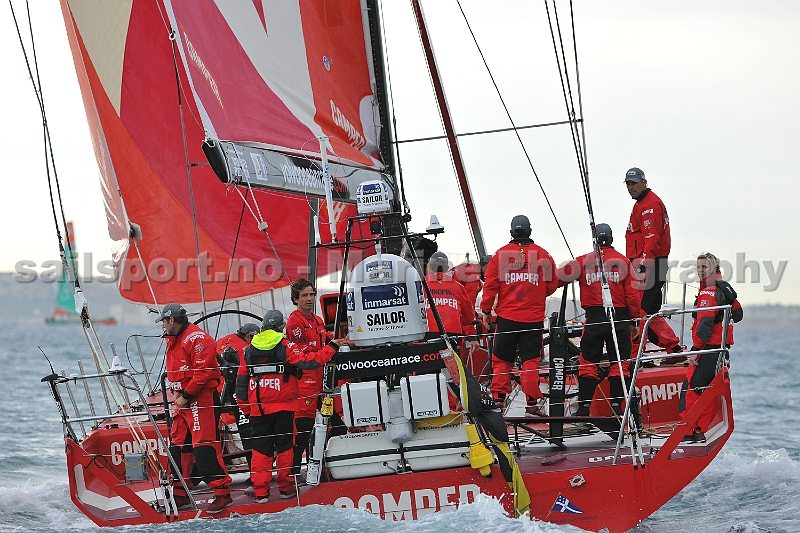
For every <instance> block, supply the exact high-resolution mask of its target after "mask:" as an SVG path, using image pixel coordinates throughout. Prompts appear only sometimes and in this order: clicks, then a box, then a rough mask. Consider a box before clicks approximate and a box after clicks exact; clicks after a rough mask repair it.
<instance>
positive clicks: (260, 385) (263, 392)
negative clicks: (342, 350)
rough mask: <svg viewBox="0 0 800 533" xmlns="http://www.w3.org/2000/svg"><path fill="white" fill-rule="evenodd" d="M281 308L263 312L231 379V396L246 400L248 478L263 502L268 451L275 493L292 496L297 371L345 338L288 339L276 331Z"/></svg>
mask: <svg viewBox="0 0 800 533" xmlns="http://www.w3.org/2000/svg"><path fill="white" fill-rule="evenodd" d="M285 325H286V322H285V320H284V319H283V313H281V312H280V311H278V310H277V309H272V310H270V311H267V312H266V314H265V315H264V321H263V322H262V323H261V333H259V334H258V335H256V336H255V337H253V341H252V342H251V344H250V346H248V347H247V348H246V349H245V351H244V363H245V364H243V365H240V366H239V374H238V376H237V378H236V395H237V396H238V397H239V398H247V402H248V404H249V405H250V427H251V431H252V443H253V457H252V460H251V463H250V464H251V467H250V477H251V479H252V480H253V489H254V493H255V501H256V503H265V502H267V501H269V484H270V482H271V481H272V465H273V456H275V462H276V463H277V470H278V474H277V480H278V491H279V492H280V497H281V498H294V497H295V496H296V495H297V490H296V489H295V486H294V483H293V481H292V478H291V475H290V474H291V470H292V460H293V457H294V453H293V451H292V446H293V441H294V439H293V435H294V413H295V411H297V409H298V407H299V406H298V405H297V404H298V395H299V391H298V386H297V376H298V375H302V374H301V373H302V371H303V370H305V369H309V370H314V369H316V368H319V367H320V366H321V365H324V364H325V363H326V362H328V361H329V360H330V359H331V357H333V355H334V354H335V353H336V351H337V350H338V348H339V346H341V345H342V344H346V343H349V338H347V337H345V338H344V339H336V340H333V341H331V342H330V343H328V344H327V345H326V346H322V347H319V349H318V350H315V351H305V350H304V348H303V347H301V346H299V345H297V344H295V343H293V342H289V341H288V340H287V339H285V338H284V335H283V333H282V331H283V328H284V326H285Z"/></svg>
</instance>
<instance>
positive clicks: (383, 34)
mask: <svg viewBox="0 0 800 533" xmlns="http://www.w3.org/2000/svg"><path fill="white" fill-rule="evenodd" d="M378 4H379V6H380V7H379V9H378V13H379V14H380V16H381V25H382V26H383V27H384V28H386V24H385V23H384V22H383V2H382V1H380V0H378ZM381 37H382V38H383V49H384V53H385V55H386V57H387V60H386V61H384V63H385V65H386V92H387V93H388V94H389V104H390V107H391V116H392V129H394V138H395V139H397V117H395V114H394V109H395V107H394V91H393V89H392V71H391V69H390V68H389V61H388V57H389V44H388V42H387V41H386V32H385V31H384V32H381ZM376 77H377V74H376ZM387 111H390V110H388V109H387ZM387 127H388V125H387ZM394 144H395V146H394V153H395V155H396V157H397V181H398V185H399V186H400V198H401V200H402V203H403V210H404V211H405V212H404V214H406V215H407V214H409V213H411V208H410V207H409V206H408V201H407V200H406V186H405V180H404V179H403V165H402V163H401V162H400V147H399V146H397V143H396V142H395V143H394Z"/></svg>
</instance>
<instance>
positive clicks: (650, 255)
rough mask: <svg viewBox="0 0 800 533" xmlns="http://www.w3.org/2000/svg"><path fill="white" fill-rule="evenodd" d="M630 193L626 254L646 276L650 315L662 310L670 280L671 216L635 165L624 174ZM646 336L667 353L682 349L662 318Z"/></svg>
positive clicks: (644, 299)
mask: <svg viewBox="0 0 800 533" xmlns="http://www.w3.org/2000/svg"><path fill="white" fill-rule="evenodd" d="M625 186H626V187H627V188H628V194H630V195H631V198H633V199H634V200H636V203H635V204H633V210H632V211H631V218H630V221H629V222H628V231H627V232H626V233H625V255H626V256H627V258H628V259H629V260H630V262H631V264H632V265H633V267H634V268H635V269H637V271H638V272H640V273H642V274H646V275H645V279H644V287H643V289H644V290H643V291H642V295H641V298H642V300H641V308H642V311H644V312H645V313H646V314H648V315H652V314H655V313H657V312H658V311H659V310H660V309H661V302H662V301H663V299H664V295H663V289H664V283H665V281H666V279H667V270H668V269H669V266H668V257H667V256H668V255H669V251H670V247H671V245H672V239H671V237H670V232H669V215H667V208H666V207H664V202H662V201H661V199H660V198H659V197H658V196H656V193H654V192H653V191H651V190H650V189H649V188H648V187H647V180H646V179H645V177H644V172H642V170H641V169H639V168H636V167H633V168H631V169H630V170H628V172H627V173H626V174H625ZM647 338H648V339H649V340H650V342H652V343H653V344H656V345H658V346H661V347H662V348H665V349H666V350H667V351H668V352H679V351H681V349H682V348H681V347H680V346H678V343H679V342H680V340H679V339H678V337H677V336H676V335H675V332H673V331H672V328H670V327H669V324H667V322H666V321H665V320H663V319H660V318H659V319H655V320H654V321H653V322H651V324H650V331H648V332H647Z"/></svg>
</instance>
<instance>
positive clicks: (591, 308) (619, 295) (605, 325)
mask: <svg viewBox="0 0 800 533" xmlns="http://www.w3.org/2000/svg"><path fill="white" fill-rule="evenodd" d="M595 232H596V235H597V244H598V245H599V247H600V255H601V256H602V261H603V271H604V272H605V276H606V281H607V282H608V287H609V289H610V292H611V303H612V305H613V307H614V331H615V332H616V337H617V339H616V340H617V342H616V345H615V343H614V335H613V332H612V331H611V322H610V321H609V319H608V316H607V314H606V309H605V307H604V306H603V293H602V287H603V285H602V276H601V271H600V268H599V262H598V257H597V253H596V252H591V253H588V254H586V255H582V256H580V257H578V258H577V259H575V261H573V262H571V263H569V264H568V265H567V266H565V267H564V268H563V269H560V270H559V276H558V278H559V279H560V280H562V283H563V282H569V281H573V280H575V279H576V278H577V280H578V286H579V287H580V294H581V307H582V308H583V310H584V312H585V313H586V322H585V325H584V328H583V334H582V335H581V356H580V366H579V368H578V411H577V412H576V413H575V415H576V416H589V408H590V407H591V403H592V397H593V396H594V391H595V388H596V387H597V384H598V383H600V382H601V381H602V380H603V378H604V377H605V376H606V375H607V376H608V384H609V389H610V395H611V408H612V410H613V411H614V412H615V413H616V414H617V415H621V414H622V408H621V404H622V399H623V398H624V393H623V390H622V378H621V377H620V372H619V365H618V364H617V350H616V346H618V347H619V356H620V357H619V359H620V360H621V361H622V371H623V374H624V376H625V378H626V381H627V380H628V378H630V370H629V363H628V360H629V359H630V358H631V336H630V326H629V325H630V324H631V322H630V319H633V318H640V317H641V316H642V315H643V313H642V310H641V308H640V307H639V298H640V294H639V291H638V290H637V289H636V279H635V278H634V276H633V275H631V273H630V263H629V262H628V260H627V258H626V257H625V256H624V255H622V254H621V253H619V252H618V251H617V250H615V249H614V247H612V246H611V243H612V242H613V240H614V238H613V235H612V233H611V226H609V225H608V224H598V225H597V226H596V228H595ZM603 346H605V348H606V352H607V357H606V359H608V366H607V367H606V366H605V365H604V364H603V365H601V363H602V362H603V360H604V357H603Z"/></svg>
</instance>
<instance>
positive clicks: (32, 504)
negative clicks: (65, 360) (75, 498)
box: [0, 481, 583, 533]
mask: <svg viewBox="0 0 800 533" xmlns="http://www.w3.org/2000/svg"><path fill="white" fill-rule="evenodd" d="M165 528H166V530H169V531H170V532H171V533H190V532H191V533H196V532H204V533H262V532H263V531H303V533H329V532H348V533H350V532H359V531H369V532H383V533H395V532H415V533H463V532H464V531H465V530H470V531H481V532H482V533H577V532H581V531H583V530H582V529H579V528H576V527H573V526H557V525H553V524H548V523H545V522H538V521H530V520H528V519H527V518H519V519H514V518H509V517H508V516H506V515H505V511H504V509H503V507H502V506H501V505H500V503H499V502H498V501H497V500H495V499H492V498H489V497H486V496H478V498H477V499H476V501H475V502H474V503H472V504H469V505H462V506H460V507H459V508H458V509H457V510H455V511H451V512H443V513H436V514H432V515H428V516H425V517H423V518H422V519H420V520H417V521H414V522H392V521H385V520H381V519H380V518H378V517H377V516H375V515H373V514H371V513H368V512H366V511H362V510H359V509H339V508H333V507H324V506H320V505H310V506H306V507H301V508H292V509H287V510H286V511H283V512H280V513H274V514H265V515H251V516H245V517H238V518H231V519H224V520H190V521H187V522H181V523H178V524H169V525H149V526H136V527H135V528H130V527H126V528H125V530H126V531H136V532H137V533H139V532H141V533H146V532H152V533H155V532H161V531H165ZM94 529H97V526H96V525H94V523H93V522H91V520H89V519H88V518H86V517H85V516H84V515H83V514H82V513H81V512H80V511H78V509H77V508H76V507H75V506H74V505H73V504H72V501H71V500H70V497H69V484H68V483H66V482H61V481H47V482H44V483H42V484H40V485H29V484H25V485H23V486H21V487H5V488H0V532H2V533H6V532H12V531H13V532H19V531H31V532H36V533H50V532H58V531H82V530H94Z"/></svg>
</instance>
